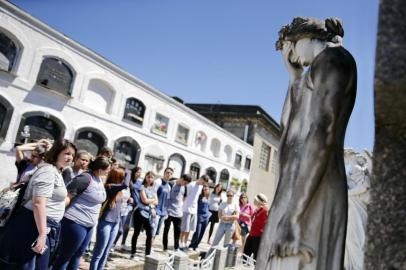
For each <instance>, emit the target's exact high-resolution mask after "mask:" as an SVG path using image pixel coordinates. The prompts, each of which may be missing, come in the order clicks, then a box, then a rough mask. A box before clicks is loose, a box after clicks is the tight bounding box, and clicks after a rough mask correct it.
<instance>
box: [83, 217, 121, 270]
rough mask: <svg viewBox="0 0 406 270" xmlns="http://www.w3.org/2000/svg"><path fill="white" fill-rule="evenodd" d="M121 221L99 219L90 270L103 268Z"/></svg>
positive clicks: (101, 269)
mask: <svg viewBox="0 0 406 270" xmlns="http://www.w3.org/2000/svg"><path fill="white" fill-rule="evenodd" d="M119 227H120V222H108V221H105V220H103V219H99V224H98V225H97V232H96V244H95V246H94V249H93V256H92V260H91V262H90V270H103V269H104V266H105V265H106V261H107V257H108V256H109V253H110V249H111V247H112V246H113V242H114V239H116V236H117V233H118V228H119Z"/></svg>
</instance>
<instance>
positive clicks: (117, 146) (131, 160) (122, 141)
mask: <svg viewBox="0 0 406 270" xmlns="http://www.w3.org/2000/svg"><path fill="white" fill-rule="evenodd" d="M140 153H141V147H140V145H139V144H138V142H137V141H136V140H134V139H133V138H131V137H128V136H126V137H121V138H119V139H117V140H116V141H115V143H114V157H115V158H116V159H117V161H119V162H121V163H123V164H124V165H125V166H126V167H127V168H133V167H135V166H137V165H138V160H139V158H140Z"/></svg>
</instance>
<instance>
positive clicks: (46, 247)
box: [31, 239, 48, 255]
mask: <svg viewBox="0 0 406 270" xmlns="http://www.w3.org/2000/svg"><path fill="white" fill-rule="evenodd" d="M37 240H38V239H35V241H34V242H33V243H32V244H31V248H34V247H35V246H36V245H37ZM47 249H48V246H47V245H45V246H44V248H43V249H42V250H41V252H40V253H39V254H41V255H42V254H44V252H45V251H46V250H47Z"/></svg>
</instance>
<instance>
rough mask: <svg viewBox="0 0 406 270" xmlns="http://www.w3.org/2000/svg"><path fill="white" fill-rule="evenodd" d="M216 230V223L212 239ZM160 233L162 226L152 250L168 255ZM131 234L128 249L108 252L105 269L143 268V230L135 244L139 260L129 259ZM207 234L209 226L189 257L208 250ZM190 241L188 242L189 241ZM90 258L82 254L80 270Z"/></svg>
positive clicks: (171, 245) (87, 263) (84, 267)
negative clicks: (164, 249)
mask: <svg viewBox="0 0 406 270" xmlns="http://www.w3.org/2000/svg"><path fill="white" fill-rule="evenodd" d="M172 228H173V226H171V229H170V231H169V237H168V250H169V252H171V251H173V230H172ZM216 230H217V224H216V226H215V227H214V232H213V235H212V237H211V238H212V240H213V239H214V234H215V232H216ZM162 234H163V227H162V228H161V234H160V235H159V236H157V237H156V238H155V240H154V242H153V245H152V250H153V252H157V253H161V254H164V255H169V253H165V252H163V247H162ZM132 235H133V230H132V229H131V230H130V233H129V235H128V237H127V242H126V246H127V247H128V250H119V248H116V249H115V250H114V251H113V252H111V253H110V257H109V261H108V263H107V266H106V268H105V269H111V270H112V269H117V270H118V269H122V270H124V269H128V270H136V269H137V270H138V269H143V267H144V254H145V238H146V237H145V232H142V233H141V234H140V236H139V237H138V241H137V243H138V246H137V258H138V259H139V261H135V260H131V259H130V251H129V250H130V247H131V238H132ZM208 235H209V228H207V230H206V232H205V235H204V237H203V240H202V242H201V243H200V245H199V248H198V250H197V251H193V250H190V251H188V252H187V254H188V255H189V257H190V258H191V259H198V257H199V254H200V252H206V251H208V250H209V248H210V245H208V244H207V238H208ZM190 239H192V235H191V236H190ZM95 240H96V239H95V235H94V236H93V239H92V247H93V245H94V241H95ZM118 243H119V244H120V243H121V239H120V240H119V241H118ZM189 243H190V242H189ZM90 259H91V255H90V256H84V260H83V262H82V263H81V266H80V269H81V270H88V269H89V262H90Z"/></svg>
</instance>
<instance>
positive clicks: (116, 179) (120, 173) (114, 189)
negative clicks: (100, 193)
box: [90, 168, 131, 270]
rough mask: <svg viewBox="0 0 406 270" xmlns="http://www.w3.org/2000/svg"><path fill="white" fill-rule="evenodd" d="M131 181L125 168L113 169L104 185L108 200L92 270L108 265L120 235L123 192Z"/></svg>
mask: <svg viewBox="0 0 406 270" xmlns="http://www.w3.org/2000/svg"><path fill="white" fill-rule="evenodd" d="M125 176H126V177H125ZM124 177H125V181H124ZM130 179H131V174H130V173H127V175H126V173H125V171H124V169H123V168H115V169H112V170H110V172H109V174H108V176H107V180H106V183H105V184H104V187H105V189H106V194H107V199H106V200H105V201H104V203H103V205H102V209H101V211H100V216H99V223H98V224H97V234H96V244H95V247H94V250H93V256H92V260H91V262H90V270H101V269H104V266H105V265H106V262H107V257H108V256H109V253H110V249H111V247H112V246H113V241H114V239H116V236H117V233H118V229H119V225H120V217H121V205H122V204H123V203H125V202H124V200H125V198H124V196H123V190H124V189H126V188H127V187H128V185H129V182H130Z"/></svg>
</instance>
